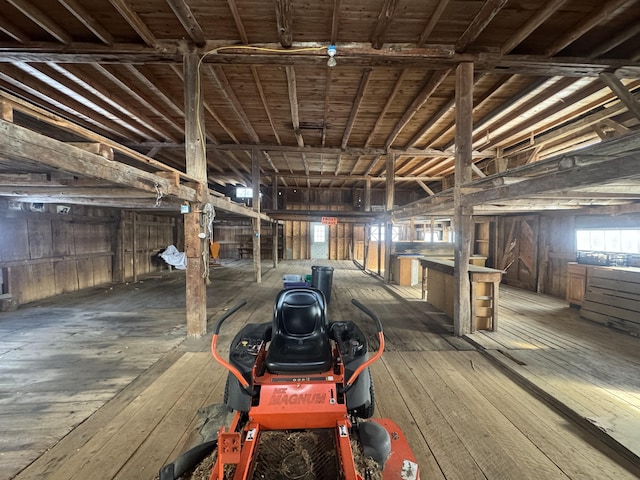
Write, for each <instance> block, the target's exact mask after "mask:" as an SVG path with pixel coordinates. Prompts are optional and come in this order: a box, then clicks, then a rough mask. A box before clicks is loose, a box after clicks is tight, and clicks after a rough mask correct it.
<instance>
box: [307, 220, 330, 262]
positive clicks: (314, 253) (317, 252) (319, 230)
mask: <svg viewBox="0 0 640 480" xmlns="http://www.w3.org/2000/svg"><path fill="white" fill-rule="evenodd" d="M328 258H329V226H328V225H323V224H322V223H316V222H313V223H312V224H311V259H312V260H314V259H324V260H326V259H328Z"/></svg>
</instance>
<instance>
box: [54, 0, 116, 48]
mask: <svg viewBox="0 0 640 480" xmlns="http://www.w3.org/2000/svg"><path fill="white" fill-rule="evenodd" d="M58 2H59V3H60V4H61V5H62V6H63V7H64V8H66V9H67V10H68V11H69V13H71V14H72V15H73V16H74V17H76V18H77V19H78V21H79V22H80V23H82V24H83V25H84V26H85V27H86V28H87V29H88V30H89V31H90V32H91V33H93V34H94V35H95V36H96V37H97V38H98V39H99V40H100V41H101V42H102V43H104V44H105V45H113V43H114V39H113V35H111V33H109V31H108V30H107V29H106V28H104V26H102V24H101V23H100V22H98V20H96V19H95V17H94V16H93V15H91V13H90V12H89V11H88V10H87V9H86V8H84V7H83V6H82V5H81V4H80V3H79V2H78V1H77V0H58Z"/></svg>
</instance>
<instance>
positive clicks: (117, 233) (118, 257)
mask: <svg viewBox="0 0 640 480" xmlns="http://www.w3.org/2000/svg"><path fill="white" fill-rule="evenodd" d="M123 217H124V212H123V211H122V210H118V212H117V213H116V222H115V228H114V232H113V264H112V265H113V266H112V268H113V274H112V275H113V281H114V282H118V283H124V282H125V280H126V279H125V273H124V272H125V268H124V230H125V221H124V218H123Z"/></svg>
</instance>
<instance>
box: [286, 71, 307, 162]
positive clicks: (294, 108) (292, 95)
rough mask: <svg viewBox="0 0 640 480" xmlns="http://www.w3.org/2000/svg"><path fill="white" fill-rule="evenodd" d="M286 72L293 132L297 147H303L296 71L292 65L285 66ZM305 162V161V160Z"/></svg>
mask: <svg viewBox="0 0 640 480" xmlns="http://www.w3.org/2000/svg"><path fill="white" fill-rule="evenodd" d="M286 73H287V90H288V92H289V106H290V107H291V123H292V124H293V133H294V135H295V136H296V141H297V142H298V146H299V147H304V139H303V138H302V132H301V131H300V117H299V115H298V91H297V86H296V71H295V69H294V68H293V67H292V66H288V67H286ZM305 163H306V162H305Z"/></svg>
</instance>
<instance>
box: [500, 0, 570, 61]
mask: <svg viewBox="0 0 640 480" xmlns="http://www.w3.org/2000/svg"><path fill="white" fill-rule="evenodd" d="M568 1H569V0H549V1H548V2H547V3H546V4H545V5H544V6H543V7H542V8H541V9H540V10H538V11H537V12H536V13H535V14H534V15H531V16H529V18H528V20H527V21H526V22H525V24H524V25H522V26H521V27H520V28H518V29H517V30H516V31H515V32H514V33H513V35H512V36H511V37H510V38H509V40H507V41H506V42H505V43H504V44H503V45H502V47H501V48H500V51H501V52H502V54H503V55H506V54H508V53H509V52H511V50H513V49H514V48H516V47H517V46H518V45H520V43H522V41H523V40H524V39H526V38H527V37H528V36H529V35H531V34H532V33H533V32H534V31H535V30H536V29H537V28H538V27H539V26H540V25H542V24H543V23H544V22H545V21H546V20H547V19H548V18H549V17H551V15H553V14H554V13H555V12H556V11H557V10H558V9H559V8H560V7H561V6H562V5H564V4H565V3H567V2H568Z"/></svg>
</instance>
